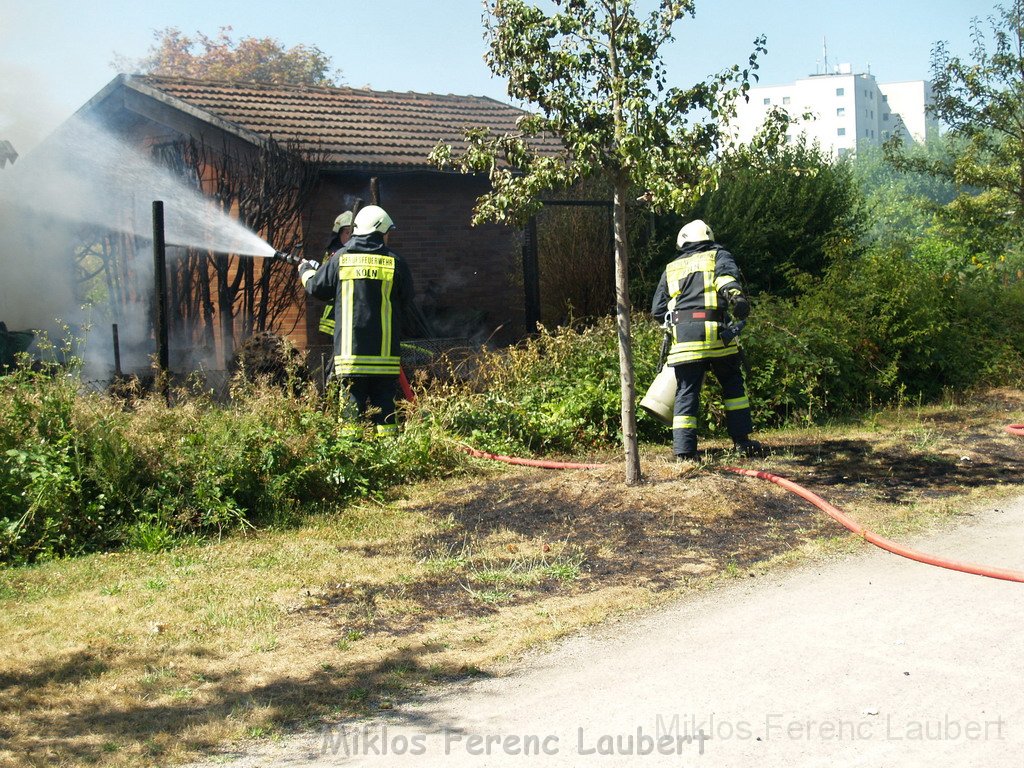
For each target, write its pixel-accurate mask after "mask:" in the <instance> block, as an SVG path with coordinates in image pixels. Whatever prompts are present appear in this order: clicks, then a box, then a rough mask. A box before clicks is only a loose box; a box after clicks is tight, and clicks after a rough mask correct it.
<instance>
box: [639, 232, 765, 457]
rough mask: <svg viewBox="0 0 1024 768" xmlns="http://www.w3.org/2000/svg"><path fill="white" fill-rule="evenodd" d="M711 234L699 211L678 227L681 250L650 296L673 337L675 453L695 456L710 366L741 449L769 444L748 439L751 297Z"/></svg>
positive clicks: (755, 449) (752, 451)
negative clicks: (744, 364)
mask: <svg viewBox="0 0 1024 768" xmlns="http://www.w3.org/2000/svg"><path fill="white" fill-rule="evenodd" d="M714 237H715V236H714V233H712V231H711V228H710V227H709V226H708V225H707V224H705V223H704V222H703V221H701V220H700V219H697V220H695V221H691V222H690V223H689V224H687V225H686V226H684V227H683V228H682V229H680V230H679V234H678V236H677V237H676V248H677V250H678V255H677V256H676V258H675V259H674V260H673V261H671V262H669V264H668V266H667V267H666V268H665V271H664V272H663V273H662V275H661V280H660V281H659V282H658V288H657V290H656V291H655V293H654V301H653V302H652V304H651V314H652V315H654V317H655V319H656V320H658V322H659V323H662V325H664V327H665V329H666V333H668V334H669V336H670V341H671V344H670V346H669V350H668V357H667V359H666V365H670V366H672V367H673V369H674V372H675V377H676V397H675V405H674V408H673V418H672V449H673V451H674V453H675V456H676V460H677V461H692V460H695V459H696V458H697V415H698V413H699V408H700V390H701V387H702V385H703V383H704V376H705V374H706V373H707V371H708V369H709V368H710V369H711V370H712V371H713V372H714V374H715V378H717V379H718V381H719V383H720V384H721V385H722V395H723V398H724V400H725V423H726V428H727V429H728V431H729V436H730V437H731V438H732V439H733V445H734V446H735V448H736V450H737V451H738V452H740V453H741V454H743V455H745V456H754V455H757V454H759V453H761V452H762V451H763V450H764V447H763V446H762V445H761V444H760V443H759V442H757V441H755V440H751V439H750V433H751V432H752V431H753V429H754V424H753V421H752V420H751V418H750V402H749V401H748V400H747V396H746V392H745V390H744V385H743V372H742V369H741V365H740V347H739V343H738V335H739V332H740V330H741V329H742V328H743V325H744V323H745V322H746V319H747V316H748V315H749V314H750V302H749V301H748V300H747V297H746V296H745V295H744V293H743V288H742V287H741V285H740V271H739V268H738V267H737V266H736V262H735V260H734V259H733V257H732V254H731V253H729V251H727V250H725V249H724V248H723V247H722V246H721V245H719V244H717V243H716V242H715V241H714ZM727 310H728V311H727ZM730 313H731V315H732V318H734V320H735V321H734V322H730V317H729V315H730Z"/></svg>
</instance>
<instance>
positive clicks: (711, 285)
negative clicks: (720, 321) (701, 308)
mask: <svg viewBox="0 0 1024 768" xmlns="http://www.w3.org/2000/svg"><path fill="white" fill-rule="evenodd" d="M705 307H706V308H708V309H718V289H716V288H715V266H714V263H713V264H712V268H711V269H706V270H705Z"/></svg>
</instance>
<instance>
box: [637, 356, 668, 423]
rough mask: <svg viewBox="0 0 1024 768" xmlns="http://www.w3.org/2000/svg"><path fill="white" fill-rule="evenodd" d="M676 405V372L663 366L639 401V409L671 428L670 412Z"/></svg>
mask: <svg viewBox="0 0 1024 768" xmlns="http://www.w3.org/2000/svg"><path fill="white" fill-rule="evenodd" d="M675 403H676V372H675V370H673V368H672V366H670V365H663V366H662V367H661V370H660V371H659V372H658V375H657V376H655V377H654V381H653V382H652V383H651V386H650V387H649V388H648V390H647V394H646V395H644V398H643V400H641V401H640V407H641V408H643V409H644V410H645V411H647V412H648V413H649V414H651V416H653V417H654V418H656V419H657V420H658V421H660V422H661V423H662V424H664V425H665V426H668V427H670V426H672V411H673V410H674V409H675Z"/></svg>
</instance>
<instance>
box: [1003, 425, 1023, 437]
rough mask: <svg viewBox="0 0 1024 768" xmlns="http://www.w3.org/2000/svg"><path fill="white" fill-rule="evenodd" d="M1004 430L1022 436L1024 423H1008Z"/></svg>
mask: <svg viewBox="0 0 1024 768" xmlns="http://www.w3.org/2000/svg"><path fill="white" fill-rule="evenodd" d="M1006 431H1007V432H1009V433H1010V434H1011V435H1016V436H1017V437H1024V424H1008V425H1007V426H1006Z"/></svg>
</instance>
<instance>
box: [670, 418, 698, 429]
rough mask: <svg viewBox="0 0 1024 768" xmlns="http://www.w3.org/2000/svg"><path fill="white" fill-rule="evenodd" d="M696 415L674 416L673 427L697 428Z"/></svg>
mask: <svg viewBox="0 0 1024 768" xmlns="http://www.w3.org/2000/svg"><path fill="white" fill-rule="evenodd" d="M696 428H697V417H696V416H674V417H673V418H672V429H696Z"/></svg>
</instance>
